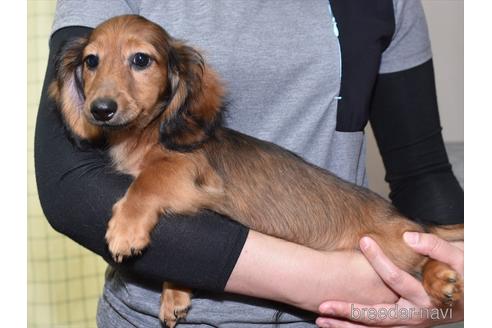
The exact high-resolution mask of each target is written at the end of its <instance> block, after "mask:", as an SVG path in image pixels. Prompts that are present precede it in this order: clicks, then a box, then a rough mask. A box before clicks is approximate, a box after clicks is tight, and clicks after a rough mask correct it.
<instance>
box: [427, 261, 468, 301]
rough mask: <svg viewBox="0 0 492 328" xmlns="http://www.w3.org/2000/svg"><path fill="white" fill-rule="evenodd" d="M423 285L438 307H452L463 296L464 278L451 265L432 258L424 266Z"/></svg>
mask: <svg viewBox="0 0 492 328" xmlns="http://www.w3.org/2000/svg"><path fill="white" fill-rule="evenodd" d="M423 285H424V288H425V290H426V292H427V294H429V296H430V298H431V300H432V303H433V304H434V305H435V306H437V307H452V306H453V305H454V304H455V303H456V302H458V301H459V300H460V299H461V298H462V294H463V279H462V278H461V276H460V274H459V273H457V272H456V271H455V270H453V269H452V268H451V267H450V266H449V265H447V264H445V263H442V262H438V261H435V260H430V261H429V262H428V263H426V265H425V266H424V270H423Z"/></svg>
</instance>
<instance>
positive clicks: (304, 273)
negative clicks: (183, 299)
mask: <svg viewBox="0 0 492 328" xmlns="http://www.w3.org/2000/svg"><path fill="white" fill-rule="evenodd" d="M225 290H226V291H228V292H233V293H238V294H243V295H249V296H255V297H260V298H266V299H271V300H275V301H279V302H282V303H287V304H290V305H293V306H296V307H299V308H302V309H305V310H309V311H312V312H318V307H319V305H320V304H321V303H322V302H324V301H326V300H339V301H347V302H356V300H364V301H363V302H362V303H368V304H375V303H378V302H380V301H379V300H384V301H382V302H381V303H388V302H389V303H391V302H394V301H396V300H397V297H396V295H395V294H394V292H393V291H392V290H391V289H389V288H388V287H387V286H386V285H385V283H384V282H383V280H382V279H381V278H380V277H379V276H378V275H377V274H376V272H375V271H374V270H373V269H372V267H371V265H370V264H369V262H368V261H367V260H366V258H364V256H363V255H361V254H360V253H358V252H350V251H344V252H342V251H340V252H337V251H333V252H320V251H316V250H313V249H310V248H308V247H304V246H300V245H297V244H294V243H290V242H286V241H284V240H281V239H277V238H274V237H270V236H266V235H263V234H260V233H258V232H255V231H250V233H249V236H248V239H247V240H246V243H245V245H244V248H243V250H242V252H241V256H240V257H239V259H238V261H237V264H236V266H235V268H234V270H233V271H232V274H231V276H230V278H229V281H228V282H227V285H226V288H225Z"/></svg>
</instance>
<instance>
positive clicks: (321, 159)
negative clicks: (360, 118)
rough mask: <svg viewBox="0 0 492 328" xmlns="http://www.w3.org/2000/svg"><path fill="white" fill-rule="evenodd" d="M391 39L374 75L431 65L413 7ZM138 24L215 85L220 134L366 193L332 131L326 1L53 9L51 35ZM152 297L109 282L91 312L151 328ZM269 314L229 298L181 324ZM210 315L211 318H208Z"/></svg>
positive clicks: (243, 320)
mask: <svg viewBox="0 0 492 328" xmlns="http://www.w3.org/2000/svg"><path fill="white" fill-rule="evenodd" d="M393 6H394V15H395V33H394V35H393V38H392V40H391V43H390V45H389V46H388V47H387V48H386V50H385V51H384V52H383V54H382V57H381V63H380V67H379V72H380V73H390V72H395V71H401V70H405V69H408V68H412V67H414V66H417V65H419V64H422V63H424V62H425V61H427V60H429V59H430V58H431V50H430V44H429V39H428V35H427V27H426V24H425V17H424V14H423V10H422V7H421V4H420V1H418V0H394V1H393ZM122 14H139V15H142V16H144V17H146V18H148V19H150V20H152V21H154V22H156V23H158V24H160V25H161V26H163V27H164V28H165V29H166V30H167V31H168V32H169V33H170V34H171V35H172V36H174V37H176V38H180V39H183V40H186V41H188V42H189V44H190V45H192V46H195V47H197V48H198V49H200V50H201V51H202V53H203V54H204V56H205V58H206V60H207V61H208V63H209V64H211V65H212V66H213V67H214V68H215V69H216V70H217V71H218V72H219V74H220V75H221V77H222V78H223V80H224V82H225V84H226V87H227V89H228V98H229V100H230V106H229V107H228V114H227V116H226V124H227V125H228V126H229V127H231V128H233V129H236V130H239V131H241V132H243V133H246V134H249V135H252V136H255V137H257V138H260V139H264V140H268V141H271V142H274V143H276V144H278V145H281V146H283V147H285V148H287V149H289V150H291V151H294V152H295V153H297V154H299V155H300V156H302V157H303V158H305V159H306V160H308V161H309V162H312V163H314V164H316V165H318V166H321V167H323V168H326V169H328V170H330V171H332V172H333V173H335V174H337V175H338V176H340V177H341V178H343V179H345V180H348V181H350V182H353V183H356V184H359V185H367V177H366V171H365V138H364V134H363V132H362V131H358V132H340V131H337V130H336V116H337V103H338V101H339V96H340V95H339V92H340V82H341V76H342V74H343V72H342V66H341V48H340V43H339V39H338V29H337V26H336V21H335V20H334V19H333V15H332V11H331V7H330V3H329V1H327V0H309V1H307V0H269V1H265V0H248V1H243V0H216V1H207V0H187V1H179V0H168V1H159V0H134V1H130V0H128V1H123V0H111V1H96V0H88V1H79V0H59V1H58V4H57V10H56V16H55V20H54V24H53V31H55V30H57V29H59V28H62V27H65V26H72V25H81V26H88V27H95V26H96V25H98V24H99V23H101V22H102V21H104V20H106V19H108V18H110V17H113V16H117V15H122ZM158 307H159V292H158V291H153V290H150V289H148V288H145V287H143V286H142V285H140V284H139V283H138V282H136V281H131V280H129V279H127V278H125V277H123V276H121V275H120V274H118V273H116V272H112V273H111V274H109V275H108V277H107V282H106V287H105V291H104V295H103V298H102V299H101V302H100V311H99V315H98V317H99V324H100V326H101V327H126V326H125V325H124V324H126V325H127V326H128V327H132V326H137V327H159V325H158V322H157V319H156V318H157V313H158ZM275 312H276V307H275V306H273V305H272V304H270V303H264V302H259V301H252V300H251V299H246V298H235V297H232V296H229V295H227V296H220V295H207V297H204V296H203V295H202V296H197V297H195V298H194V299H193V307H192V309H191V311H190V313H189V317H188V322H190V323H191V322H193V323H195V324H196V327H198V326H209V325H211V326H220V327H242V326H250V325H251V324H252V323H253V322H256V324H255V325H254V326H255V327H262V326H263V325H265V326H268V327H271V326H272V325H271V322H274V321H275V320H274V317H275ZM286 312H287V313H285V314H284V315H282V316H281V317H280V319H279V322H281V323H282V324H285V325H286V326H288V327H308V326H311V325H313V326H314V324H313V323H312V322H311V323H307V322H304V321H306V320H308V317H309V316H306V315H304V314H302V313H299V312H296V311H294V310H288V311H287V310H286ZM211 313H213V315H211Z"/></svg>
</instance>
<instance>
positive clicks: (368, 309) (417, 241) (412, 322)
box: [316, 232, 464, 328]
mask: <svg viewBox="0 0 492 328" xmlns="http://www.w3.org/2000/svg"><path fill="white" fill-rule="evenodd" d="M404 239H405V241H406V243H407V244H408V245H409V246H410V247H412V248H413V249H414V250H415V251H416V252H418V253H420V254H423V255H427V256H429V257H431V258H433V259H436V260H438V261H441V262H444V263H447V264H449V265H450V266H451V267H452V268H453V269H455V270H456V271H457V272H458V273H460V274H461V276H462V277H464V275H463V273H464V269H463V263H464V262H463V243H458V244H455V245H453V244H451V243H449V242H446V241H444V240H442V239H440V238H439V237H437V236H435V235H432V234H425V233H416V232H411V233H408V232H407V233H405V235H404ZM360 246H361V250H362V252H363V253H364V255H365V256H366V257H367V259H368V260H369V261H370V263H371V265H372V266H373V268H374V269H375V270H376V272H377V273H378V274H379V275H380V276H381V278H382V279H383V280H384V281H385V282H386V283H387V284H388V286H389V287H390V288H391V289H393V290H394V291H395V292H396V293H397V294H399V295H400V299H399V300H398V301H397V302H396V303H394V304H377V305H364V304H354V303H348V302H339V301H328V302H324V303H322V304H321V305H320V306H319V312H320V313H321V314H322V315H323V317H319V318H318V319H317V320H316V324H317V325H318V326H320V327H344V328H345V327H368V326H370V327H374V326H385V327H408V326H412V327H430V326H434V325H438V324H439V325H440V324H443V323H447V322H457V321H462V320H463V300H461V301H460V302H459V303H457V304H456V305H455V306H454V307H453V308H452V309H435V308H433V306H432V304H431V300H430V298H429V296H428V295H427V293H426V292H425V290H424V288H423V286H422V284H421V283H420V282H419V281H418V280H416V279H415V278H414V277H412V276H411V275H410V274H408V273H407V272H405V271H403V270H401V269H399V268H398V267H397V266H395V265H394V264H393V263H392V262H391V261H390V260H389V259H388V258H387V257H386V256H385V255H384V253H383V252H382V250H381V248H380V247H379V246H378V245H377V244H376V242H375V241H374V240H372V239H370V238H368V237H364V238H362V239H361V241H360Z"/></svg>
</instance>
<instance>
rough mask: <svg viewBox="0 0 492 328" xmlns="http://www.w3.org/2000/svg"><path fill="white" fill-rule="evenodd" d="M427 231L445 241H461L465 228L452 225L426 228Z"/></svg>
mask: <svg viewBox="0 0 492 328" xmlns="http://www.w3.org/2000/svg"><path fill="white" fill-rule="evenodd" d="M427 229H428V231H429V232H430V233H433V234H435V235H437V236H439V237H441V238H442V239H444V240H447V241H463V240H464V239H465V226H464V225H463V224H452V225H442V226H428V227H427Z"/></svg>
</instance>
